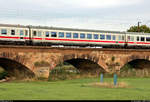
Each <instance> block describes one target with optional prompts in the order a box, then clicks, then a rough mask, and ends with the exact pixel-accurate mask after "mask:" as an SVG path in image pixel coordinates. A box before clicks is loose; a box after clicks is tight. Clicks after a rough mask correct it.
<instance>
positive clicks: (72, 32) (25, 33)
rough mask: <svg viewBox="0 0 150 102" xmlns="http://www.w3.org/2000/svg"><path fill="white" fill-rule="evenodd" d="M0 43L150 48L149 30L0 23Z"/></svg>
mask: <svg viewBox="0 0 150 102" xmlns="http://www.w3.org/2000/svg"><path fill="white" fill-rule="evenodd" d="M0 43H11V44H12V43H14V44H16V43H19V44H29V45H32V44H33V45H52V44H59V45H78V46H102V47H118V46H119V47H135V48H137V47H150V34H149V33H131V32H115V31H102V30H87V29H71V28H56V27H41V26H22V25H8V24H0Z"/></svg>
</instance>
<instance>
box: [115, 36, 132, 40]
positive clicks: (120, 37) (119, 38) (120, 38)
mask: <svg viewBox="0 0 150 102" xmlns="http://www.w3.org/2000/svg"><path fill="white" fill-rule="evenodd" d="M128 37H129V39H130V36H128ZM118 40H122V36H121V35H119V36H118Z"/></svg>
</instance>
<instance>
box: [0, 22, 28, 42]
mask: <svg viewBox="0 0 150 102" xmlns="http://www.w3.org/2000/svg"><path fill="white" fill-rule="evenodd" d="M28 33H29V29H28V28H27V27H26V26H20V25H6V24H0V42H1V43H3V44H7V43H24V42H25V41H26V40H29V34H28Z"/></svg>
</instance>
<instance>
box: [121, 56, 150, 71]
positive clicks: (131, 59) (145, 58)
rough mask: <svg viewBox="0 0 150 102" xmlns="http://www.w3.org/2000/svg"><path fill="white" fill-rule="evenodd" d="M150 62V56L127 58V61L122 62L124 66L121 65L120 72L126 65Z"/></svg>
mask: <svg viewBox="0 0 150 102" xmlns="http://www.w3.org/2000/svg"><path fill="white" fill-rule="evenodd" d="M140 60H141V61H142V60H143V61H147V62H148V61H150V58H149V56H141V55H132V56H129V57H127V58H126V59H125V60H123V61H122V64H121V65H120V70H121V68H123V66H125V65H126V64H128V63H130V62H131V63H132V62H134V61H140Z"/></svg>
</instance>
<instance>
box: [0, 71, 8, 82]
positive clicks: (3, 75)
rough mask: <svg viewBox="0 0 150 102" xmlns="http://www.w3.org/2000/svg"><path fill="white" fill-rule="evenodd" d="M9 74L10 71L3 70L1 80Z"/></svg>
mask: <svg viewBox="0 0 150 102" xmlns="http://www.w3.org/2000/svg"><path fill="white" fill-rule="evenodd" d="M7 75H8V73H7V72H5V71H4V72H1V73H0V80H2V79H5V77H6V76H7Z"/></svg>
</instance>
